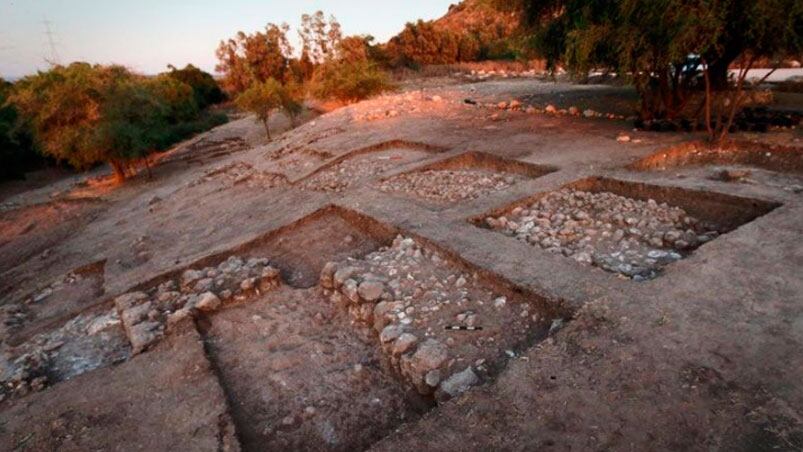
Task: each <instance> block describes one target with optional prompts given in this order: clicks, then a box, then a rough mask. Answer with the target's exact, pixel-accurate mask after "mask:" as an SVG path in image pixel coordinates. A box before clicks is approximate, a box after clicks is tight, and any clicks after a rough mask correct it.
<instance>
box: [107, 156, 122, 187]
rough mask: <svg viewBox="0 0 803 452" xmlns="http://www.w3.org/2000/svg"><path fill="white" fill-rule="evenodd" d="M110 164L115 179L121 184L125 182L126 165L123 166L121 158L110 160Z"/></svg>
mask: <svg viewBox="0 0 803 452" xmlns="http://www.w3.org/2000/svg"><path fill="white" fill-rule="evenodd" d="M109 165H111V167H112V171H113V172H114V179H115V180H116V181H117V183H118V184H121V183H123V182H125V167H124V166H123V162H121V161H119V160H110V161H109Z"/></svg>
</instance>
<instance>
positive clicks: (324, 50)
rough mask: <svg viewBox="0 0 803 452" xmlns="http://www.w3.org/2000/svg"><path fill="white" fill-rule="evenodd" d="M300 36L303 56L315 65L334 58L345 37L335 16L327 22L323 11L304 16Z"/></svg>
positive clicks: (330, 17)
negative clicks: (339, 44)
mask: <svg viewBox="0 0 803 452" xmlns="http://www.w3.org/2000/svg"><path fill="white" fill-rule="evenodd" d="M298 36H299V38H300V39H301V54H302V55H306V56H307V58H309V60H310V61H311V62H312V64H313V65H318V64H321V63H323V62H324V61H326V60H327V59H330V58H332V57H334V53H335V52H336V49H337V46H338V43H339V42H340V40H341V39H342V37H343V35H342V32H341V31H340V23H338V22H337V19H335V16H331V15H330V16H329V21H328V22H327V21H326V18H325V17H324V14H323V11H316V12H315V14H312V15H310V14H304V15H302V16H301V28H300V29H299V30H298Z"/></svg>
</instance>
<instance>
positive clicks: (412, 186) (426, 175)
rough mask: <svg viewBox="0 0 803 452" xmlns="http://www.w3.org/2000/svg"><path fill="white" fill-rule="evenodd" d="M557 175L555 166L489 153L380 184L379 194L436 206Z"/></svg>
mask: <svg viewBox="0 0 803 452" xmlns="http://www.w3.org/2000/svg"><path fill="white" fill-rule="evenodd" d="M554 171H557V168H555V167H551V166H542V165H534V164H532V163H526V162H521V161H518V160H511V159H506V158H502V157H498V156H495V155H493V154H488V153H485V152H466V153H464V154H460V155H457V156H455V157H451V158H448V159H445V160H441V161H439V162H435V163H432V164H429V165H425V166H423V167H421V168H417V169H414V170H412V171H407V172H403V173H400V174H396V175H393V176H390V177H387V178H385V179H383V180H382V181H380V182H379V183H378V184H377V185H378V188H379V190H381V191H383V192H387V193H399V194H402V195H404V196H409V197H413V198H416V199H420V200H423V201H425V202H427V203H430V204H434V205H436V206H443V205H448V204H452V203H455V202H459V201H466V200H471V199H475V198H479V197H481V196H485V195H488V194H490V193H493V192H497V191H502V190H505V189H507V188H509V187H511V186H513V185H515V184H516V183H518V182H521V181H524V180H527V179H534V178H537V177H541V176H544V175H546V174H549V173H552V172H554Z"/></svg>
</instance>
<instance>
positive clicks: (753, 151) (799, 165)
mask: <svg viewBox="0 0 803 452" xmlns="http://www.w3.org/2000/svg"><path fill="white" fill-rule="evenodd" d="M713 165H717V166H744V167H751V168H761V169H764V170H767V171H773V172H777V173H788V174H795V175H798V176H800V175H803V151H801V150H800V148H797V147H794V146H780V145H775V146H770V145H761V144H757V143H749V142H737V143H734V144H732V145H730V146H727V147H718V148H711V147H710V146H708V145H706V144H704V143H701V142H692V143H686V144H682V145H679V146H673V147H671V148H669V149H662V150H660V151H658V152H655V153H653V154H651V155H648V156H646V157H644V158H642V159H639V160H637V161H635V162H633V163H631V164H630V165H628V169H631V170H634V171H666V170H669V169H674V168H682V167H690V166H713Z"/></svg>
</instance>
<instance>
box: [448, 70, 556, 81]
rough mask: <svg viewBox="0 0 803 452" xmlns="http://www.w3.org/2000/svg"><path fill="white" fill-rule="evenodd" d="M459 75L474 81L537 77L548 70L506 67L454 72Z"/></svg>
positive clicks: (544, 74) (542, 75)
mask: <svg viewBox="0 0 803 452" xmlns="http://www.w3.org/2000/svg"><path fill="white" fill-rule="evenodd" d="M454 75H455V76H457V77H463V78H466V79H468V80H470V81H473V82H481V81H485V80H489V79H491V78H494V77H499V78H536V77H545V76H546V75H547V72H546V71H537V70H535V69H529V70H526V71H508V70H505V69H500V70H498V71H497V70H488V71H486V70H482V69H480V70H472V71H471V72H458V73H455V74H454Z"/></svg>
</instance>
